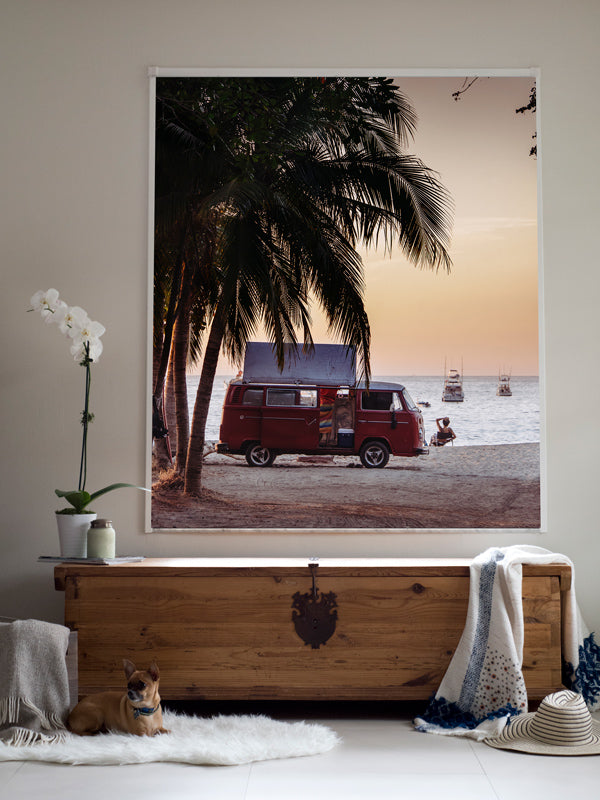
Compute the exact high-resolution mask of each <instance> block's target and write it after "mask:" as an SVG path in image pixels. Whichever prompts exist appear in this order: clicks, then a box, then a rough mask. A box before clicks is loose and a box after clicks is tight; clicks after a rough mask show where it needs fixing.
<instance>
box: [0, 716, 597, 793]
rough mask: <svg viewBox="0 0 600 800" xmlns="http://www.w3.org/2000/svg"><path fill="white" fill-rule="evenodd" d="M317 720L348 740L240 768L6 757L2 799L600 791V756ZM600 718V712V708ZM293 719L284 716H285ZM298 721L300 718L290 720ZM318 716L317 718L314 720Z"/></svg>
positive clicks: (398, 721) (405, 725)
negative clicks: (553, 753) (545, 752)
mask: <svg viewBox="0 0 600 800" xmlns="http://www.w3.org/2000/svg"><path fill="white" fill-rule="evenodd" d="M326 710H327V712H328V714H327V715H323V714H321V715H320V716H319V715H318V713H317V714H315V713H311V714H310V719H311V720H314V721H319V722H323V723H324V724H326V725H328V726H329V727H331V728H333V729H334V730H336V731H337V732H338V733H339V735H340V736H341V737H342V738H343V743H342V744H341V745H339V746H338V747H337V748H336V749H335V750H333V751H331V752H329V753H326V754H324V755H320V756H311V757H309V758H297V759H286V760H280V761H264V762H260V763H255V764H249V765H244V766H240V767H196V766H189V765H184V764H150V765H145V766H144V765H135V766H121V767H85V766H79V767H73V766H61V765H52V764H37V763H9V764H7V763H2V764H0V800H21V798H28V800H29V799H30V798H33V797H35V798H41V799H42V800H81V798H85V800H121V799H122V798H125V800H163V798H164V800H171V799H176V800H188V798H189V799H190V800H192V799H193V800H270V799H271V798H276V800H388V798H389V800H392V799H393V800H398V798H411V800H412V798H415V799H418V800H429V799H430V798H431V800H438V798H439V799H440V800H442V798H443V800H455V799H456V800H458V799H459V798H460V800H471V798H472V800H554V799H555V798H556V800H565V798H566V797H573V798H575V797H590V798H592V797H598V796H600V756H583V757H571V758H561V757H549V756H533V755H526V754H522V753H516V752H510V751H499V750H494V749H492V748H491V747H488V746H487V745H485V744H483V743H478V742H473V741H468V740H465V739H458V738H454V737H442V736H432V735H429V734H423V733H417V732H416V731H415V730H414V729H413V727H412V724H411V721H410V719H411V714H410V713H408V712H405V713H402V712H400V716H397V715H394V716H391V715H389V714H379V715H378V714H377V711H376V710H375V711H374V712H373V713H372V714H370V715H366V716H362V715H361V714H356V715H355V716H354V717H353V716H352V713H351V712H350V714H344V715H338V714H335V713H331V708H330V707H328V708H327V709H326ZM596 716H597V718H598V715H596ZM279 717H280V718H282V719H283V718H285V715H284V714H280V715H279ZM290 718H293V719H297V718H298V716H297V715H295V716H294V717H290ZM307 718H308V717H307Z"/></svg>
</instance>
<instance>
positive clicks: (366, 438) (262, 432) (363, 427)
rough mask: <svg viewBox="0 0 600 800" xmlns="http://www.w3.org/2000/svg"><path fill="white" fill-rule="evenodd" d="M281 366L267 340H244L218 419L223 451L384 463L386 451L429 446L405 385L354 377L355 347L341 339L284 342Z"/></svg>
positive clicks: (260, 461)
mask: <svg viewBox="0 0 600 800" xmlns="http://www.w3.org/2000/svg"><path fill="white" fill-rule="evenodd" d="M284 361H285V365H284V367H283V369H281V370H280V369H279V368H278V367H277V364H276V361H275V357H274V354H273V348H272V346H271V345H270V344H268V343H267V342H252V343H249V344H248V345H247V348H246V356H245V360H244V371H243V373H242V375H243V377H241V378H239V379H236V380H235V381H232V382H231V383H230V384H229V386H228V388H227V393H226V395H225V402H224V404H223V417H222V419H221V430H220V441H219V443H218V445H217V451H218V452H220V453H242V454H243V455H245V456H246V461H247V462H248V464H249V465H250V466H251V467H269V466H271V464H272V463H273V461H274V460H275V457H276V456H277V454H278V453H305V454H310V455H315V454H321V453H327V454H331V455H338V456H353V455H358V456H360V460H361V461H362V463H363V464H364V466H365V467H379V468H382V467H385V465H386V464H387V463H388V460H389V457H390V455H394V456H418V455H421V454H422V453H428V452H429V450H428V448H427V444H426V440H425V428H424V426H423V417H422V416H421V412H420V410H419V408H418V407H417V406H416V405H415V403H414V402H413V400H412V398H411V396H410V395H409V393H408V392H407V391H406V389H405V388H404V386H401V385H400V384H398V383H381V382H376V381H372V382H371V383H370V384H369V387H368V388H367V387H366V386H365V384H362V383H357V382H356V369H355V353H354V351H353V349H352V348H348V347H345V346H343V345H335V344H333V345H330V344H316V345H314V347H313V348H312V349H310V350H309V351H306V352H305V351H299V350H298V348H295V347H293V346H291V345H290V346H288V349H287V350H286V352H285V359H284Z"/></svg>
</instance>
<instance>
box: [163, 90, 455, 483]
mask: <svg viewBox="0 0 600 800" xmlns="http://www.w3.org/2000/svg"><path fill="white" fill-rule="evenodd" d="M196 90H197V92H198V95H197V96H198V98H199V99H198V101H197V103H196V105H195V110H190V109H193V106H194V104H193V103H192V104H191V105H189V104H187V102H186V103H185V104H184V105H185V111H186V114H187V113H188V112H189V113H190V114H191V117H189V116H186V117H185V119H184V115H183V114H182V113H181V112H180V111H179V110H178V111H177V114H176V115H171V116H169V118H168V132H169V135H171V136H175V137H176V138H177V140H178V141H179V143H180V144H182V143H185V147H187V148H188V149H187V154H188V156H189V158H190V161H191V163H192V164H193V167H194V171H195V174H196V175H198V178H199V180H198V183H197V185H196V187H195V189H196V198H197V199H198V198H199V197H200V196H201V201H199V202H200V206H202V208H204V209H208V208H210V209H213V210H214V211H218V214H219V222H218V225H217V232H216V240H215V259H214V264H213V267H214V278H215V284H214V285H215V286H216V287H217V292H216V294H214V295H213V296H214V300H213V301H212V302H211V303H209V304H208V305H207V306H206V310H207V311H208V312H209V314H208V317H207V319H208V318H210V331H209V334H208V338H207V341H206V345H205V349H204V358H203V369H202V375H201V379H200V385H199V389H198V394H197V398H196V404H195V408H194V415H193V420H192V429H191V434H190V443H189V448H188V454H187V461H186V469H185V491H186V492H188V493H193V494H197V493H199V491H200V488H201V472H202V454H203V449H204V429H205V424H206V417H207V414H208V404H209V401H210V393H211V389H212V383H213V380H214V375H215V372H216V365H217V359H218V356H219V354H220V352H221V350H224V351H225V352H226V353H228V354H229V355H230V356H232V357H233V358H240V357H241V354H242V353H243V351H244V348H245V344H246V342H247V341H248V339H249V338H250V337H251V336H252V335H253V334H254V333H255V331H256V329H257V327H258V325H259V323H262V324H263V325H264V327H265V329H266V331H267V335H268V336H269V338H270V339H271V341H272V342H273V345H274V350H275V352H276V354H277V357H278V360H279V362H280V366H282V363H283V357H284V356H283V354H284V345H285V344H286V343H290V342H291V343H293V344H297V343H298V331H301V332H302V336H301V339H302V342H303V345H304V346H306V347H310V346H311V345H312V338H311V333H310V302H311V298H314V299H315V300H316V301H317V302H318V303H319V304H320V305H321V307H322V308H323V309H324V311H325V314H326V316H327V318H328V320H329V323H330V330H331V333H332V335H333V336H334V337H336V338H338V339H339V340H341V341H342V342H343V343H345V344H347V345H350V346H353V347H355V348H356V350H357V354H358V356H359V361H360V364H361V366H362V370H363V374H364V376H365V378H366V379H368V378H369V374H370V367H369V347H370V330H369V323H368V319H367V315H366V312H365V309H364V303H363V291H364V285H363V284H364V281H363V267H362V262H361V259H360V257H359V255H358V254H357V252H356V247H357V245H358V244H359V243H364V244H367V245H369V244H373V243H376V242H377V241H378V240H379V238H383V240H384V242H385V244H386V246H387V247H391V246H392V244H393V243H394V242H396V241H397V242H398V243H399V244H400V246H401V247H402V249H403V250H404V252H405V254H406V255H407V256H408V257H409V258H410V259H411V260H412V261H413V262H414V263H415V264H418V265H427V266H430V267H432V268H435V269H437V268H439V267H443V268H446V269H448V268H449V266H450V259H449V256H448V252H447V249H446V242H447V237H448V230H449V214H448V211H449V206H450V201H449V198H448V195H447V193H446V191H445V190H444V188H443V187H442V186H441V184H440V183H439V181H438V180H437V178H436V176H435V175H434V174H433V173H432V172H431V171H430V170H429V169H428V168H427V167H426V166H425V165H424V164H423V163H422V162H420V161H419V160H418V159H417V158H415V157H413V156H409V155H406V154H405V153H404V152H403V149H402V146H403V145H404V144H405V143H406V141H407V140H408V138H409V137H410V135H411V133H412V131H413V129H414V124H415V119H414V114H413V112H412V110H411V109H410V106H409V105H408V104H407V102H406V100H405V99H404V97H403V96H402V95H401V93H400V92H399V91H398V89H397V88H396V87H395V86H393V84H392V83H391V81H389V80H388V79H378V78H369V79H367V78H365V79H362V78H360V79H342V78H336V79H293V78H290V79H247V80H245V81H238V80H231V79H230V80H227V79H218V80H216V81H215V79H212V81H211V79H206V80H204V81H203V82H201V85H197V86H196ZM208 98H210V102H209V100H208ZM188 99H189V97H188V98H186V101H187V100H188ZM163 112H164V108H163ZM190 122H191V124H190ZM207 142H210V143H212V144H211V147H212V150H211V148H210V147H209V146H208V145H207V144H206V143H207ZM209 151H210V152H209ZM215 152H217V153H218V156H219V158H218V159H214V160H213V161H212V162H211V163H210V164H209V165H208V166H207V159H208V155H207V154H211V155H212V156H214V155H215ZM214 161H218V163H217V164H215V163H214ZM204 167H207V169H206V174H204V171H203V170H204Z"/></svg>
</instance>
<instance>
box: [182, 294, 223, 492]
mask: <svg viewBox="0 0 600 800" xmlns="http://www.w3.org/2000/svg"><path fill="white" fill-rule="evenodd" d="M224 334H225V319H224V314H223V312H222V310H221V303H218V304H217V310H216V312H215V316H214V318H213V321H212V325H211V326H210V333H209V335H208V341H207V343H206V348H205V351H204V359H203V361H202V372H201V375H200V383H199V384H198V392H197V394H196V402H195V405H194V414H193V416H192V430H191V433H190V442H189V446H188V452H187V461H186V465H185V485H184V492H185V494H192V495H197V496H198V495H200V493H201V491H202V461H203V457H204V440H205V436H206V420H207V418H208V407H209V405H210V398H211V394H212V387H213V382H214V379H215V374H216V372H217V363H218V361H219V354H220V352H221V344H222V342H223V336H224Z"/></svg>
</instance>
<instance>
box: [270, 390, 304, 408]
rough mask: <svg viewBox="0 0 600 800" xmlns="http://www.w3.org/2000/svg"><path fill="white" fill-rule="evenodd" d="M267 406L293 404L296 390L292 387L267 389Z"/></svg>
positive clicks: (294, 403)
mask: <svg viewBox="0 0 600 800" xmlns="http://www.w3.org/2000/svg"><path fill="white" fill-rule="evenodd" d="M267 405H268V406H295V405H297V404H296V392H295V391H294V390H293V389H267Z"/></svg>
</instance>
